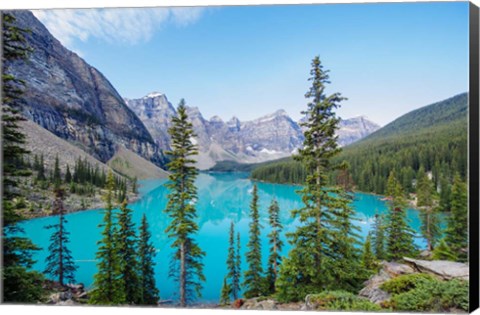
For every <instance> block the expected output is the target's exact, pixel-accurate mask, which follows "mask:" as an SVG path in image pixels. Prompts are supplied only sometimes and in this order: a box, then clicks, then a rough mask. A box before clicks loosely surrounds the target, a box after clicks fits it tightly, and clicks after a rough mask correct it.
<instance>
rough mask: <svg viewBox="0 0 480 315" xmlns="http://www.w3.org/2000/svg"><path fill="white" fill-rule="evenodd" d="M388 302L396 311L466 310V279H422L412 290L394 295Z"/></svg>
mask: <svg viewBox="0 0 480 315" xmlns="http://www.w3.org/2000/svg"><path fill="white" fill-rule="evenodd" d="M390 304H391V306H392V307H393V309H394V310H398V311H420V312H421V311H430V312H432V311H433V312H447V311H449V310H451V309H461V310H464V311H468V281H462V280H451V281H441V280H430V281H422V282H419V283H418V285H417V286H416V288H414V289H413V290H410V291H408V292H403V293H400V294H397V295H394V296H393V297H392V299H391V303H390Z"/></svg>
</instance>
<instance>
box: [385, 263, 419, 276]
mask: <svg viewBox="0 0 480 315" xmlns="http://www.w3.org/2000/svg"><path fill="white" fill-rule="evenodd" d="M382 270H383V271H385V273H387V274H388V275H389V276H390V278H395V277H398V276H401V275H408V274H412V273H415V272H416V271H415V269H414V268H412V267H411V266H409V265H406V264H400V263H397V262H385V261H383V262H382Z"/></svg>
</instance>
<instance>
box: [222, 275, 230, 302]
mask: <svg viewBox="0 0 480 315" xmlns="http://www.w3.org/2000/svg"><path fill="white" fill-rule="evenodd" d="M231 291H232V289H231V287H230V284H228V282H227V277H225V278H223V285H222V291H221V292H220V305H228V304H230V293H231Z"/></svg>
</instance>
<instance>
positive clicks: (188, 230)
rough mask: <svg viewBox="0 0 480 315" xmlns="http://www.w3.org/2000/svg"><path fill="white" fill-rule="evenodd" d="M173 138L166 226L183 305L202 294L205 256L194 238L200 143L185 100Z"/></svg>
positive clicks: (175, 121)
mask: <svg viewBox="0 0 480 315" xmlns="http://www.w3.org/2000/svg"><path fill="white" fill-rule="evenodd" d="M168 132H169V134H170V137H171V147H172V150H171V151H169V152H167V155H169V156H170V162H169V163H168V164H167V168H168V170H169V172H170V175H169V181H168V183H167V184H166V187H167V188H168V189H169V190H170V193H169V195H168V204H167V207H166V209H165V212H166V213H167V214H168V215H169V216H170V218H171V219H172V220H171V222H170V225H169V226H168V227H167V229H166V231H165V232H166V233H167V234H168V237H169V238H172V239H173V243H172V245H171V247H172V248H173V250H174V255H173V257H172V264H171V268H170V276H171V277H174V278H175V279H176V281H178V283H179V298H180V306H181V307H185V306H186V305H187V303H188V301H189V300H190V298H193V297H194V296H195V295H197V296H200V295H201V292H200V291H201V288H202V284H201V282H202V281H205V276H204V274H203V263H202V258H203V257H204V256H205V252H203V251H202V250H201V249H200V247H199V246H198V244H197V242H196V241H195V239H194V238H193V235H194V234H196V233H197V231H198V225H197V223H196V222H195V219H196V217H197V214H196V209H195V201H196V199H197V188H196V187H195V178H196V177H197V174H198V170H197V169H196V168H195V166H194V163H195V160H193V159H192V156H194V155H196V154H198V150H197V146H196V145H194V144H193V143H192V140H191V139H192V138H193V137H194V136H195V134H194V132H193V125H192V123H190V122H189V121H188V116H187V110H186V107H185V101H184V100H183V99H182V100H181V101H180V104H179V106H178V110H177V116H175V117H173V118H172V127H171V128H170V129H169V130H168Z"/></svg>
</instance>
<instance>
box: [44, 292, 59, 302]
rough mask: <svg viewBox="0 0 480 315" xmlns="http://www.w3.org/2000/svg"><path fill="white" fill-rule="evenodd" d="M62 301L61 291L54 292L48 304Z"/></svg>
mask: <svg viewBox="0 0 480 315" xmlns="http://www.w3.org/2000/svg"><path fill="white" fill-rule="evenodd" d="M58 302H60V293H58V292H57V293H52V294H50V297H49V299H48V302H47V303H48V304H57V303H58Z"/></svg>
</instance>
